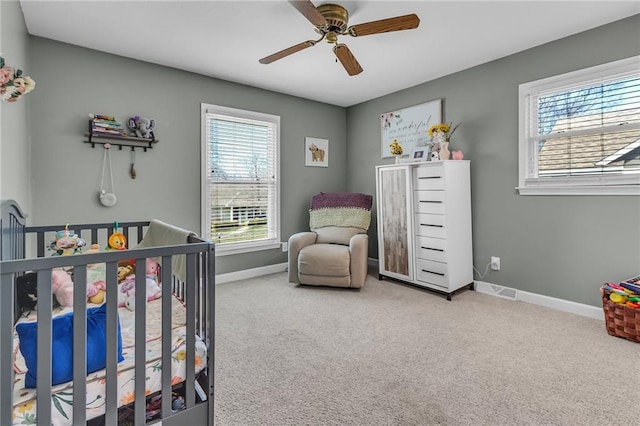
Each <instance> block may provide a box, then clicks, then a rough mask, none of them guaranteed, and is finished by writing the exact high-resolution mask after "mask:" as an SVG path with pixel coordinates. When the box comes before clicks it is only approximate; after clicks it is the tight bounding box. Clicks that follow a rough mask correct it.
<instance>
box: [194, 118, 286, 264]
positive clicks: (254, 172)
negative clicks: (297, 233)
mask: <svg viewBox="0 0 640 426" xmlns="http://www.w3.org/2000/svg"><path fill="white" fill-rule="evenodd" d="M204 121H205V125H204V128H205V134H206V137H205V139H206V144H205V145H206V150H205V152H206V174H207V179H206V186H207V190H206V191H207V193H206V199H207V201H206V207H205V216H206V217H207V221H206V226H207V229H206V230H205V231H208V238H210V239H212V240H213V241H214V242H215V243H216V244H217V245H218V247H217V250H218V251H220V250H222V251H224V250H225V248H233V249H242V248H251V247H255V246H261V245H265V244H279V239H280V235H279V211H278V208H279V182H278V145H279V141H278V140H279V129H278V127H279V117H277V116H271V115H267V114H260V113H252V112H249V111H241V110H232V109H229V108H222V107H215V106H209V107H208V108H206V109H205V111H204Z"/></svg>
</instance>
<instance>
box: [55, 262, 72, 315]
mask: <svg viewBox="0 0 640 426" xmlns="http://www.w3.org/2000/svg"><path fill="white" fill-rule="evenodd" d="M51 286H52V289H53V294H54V295H55V296H56V300H57V301H58V303H59V304H60V305H61V306H64V307H68V306H73V280H72V279H71V275H69V274H68V273H67V272H65V271H62V270H59V269H54V270H53V271H51Z"/></svg>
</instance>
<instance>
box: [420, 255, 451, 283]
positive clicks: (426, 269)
mask: <svg viewBox="0 0 640 426" xmlns="http://www.w3.org/2000/svg"><path fill="white" fill-rule="evenodd" d="M416 277H417V279H418V281H423V282H426V283H429V284H434V285H437V286H439V287H444V288H447V287H449V277H448V276H447V264H446V263H442V262H434V261H431V260H425V259H417V260H416Z"/></svg>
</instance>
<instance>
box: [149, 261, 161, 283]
mask: <svg viewBox="0 0 640 426" xmlns="http://www.w3.org/2000/svg"><path fill="white" fill-rule="evenodd" d="M146 274H147V277H155V280H156V281H158V282H160V264H159V263H158V262H156V261H155V260H153V259H150V258H147V271H146Z"/></svg>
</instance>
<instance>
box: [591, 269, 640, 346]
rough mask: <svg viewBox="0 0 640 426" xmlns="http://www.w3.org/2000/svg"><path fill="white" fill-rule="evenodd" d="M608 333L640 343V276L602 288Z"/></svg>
mask: <svg viewBox="0 0 640 426" xmlns="http://www.w3.org/2000/svg"><path fill="white" fill-rule="evenodd" d="M600 292H601V293H602V308H603V310H604V319H605V325H606V328H607V332H608V333H609V334H610V335H612V336H616V337H623V338H625V339H628V340H631V341H634V342H639V343H640V275H639V276H637V277H635V278H630V279H628V280H625V281H623V282H620V283H618V284H614V283H606V284H604V285H603V286H602V287H601V288H600Z"/></svg>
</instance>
